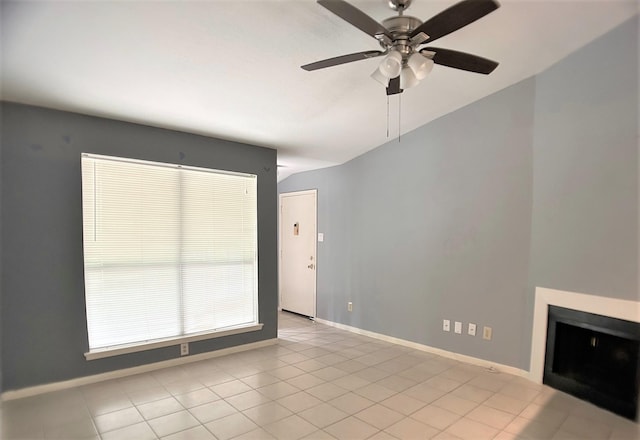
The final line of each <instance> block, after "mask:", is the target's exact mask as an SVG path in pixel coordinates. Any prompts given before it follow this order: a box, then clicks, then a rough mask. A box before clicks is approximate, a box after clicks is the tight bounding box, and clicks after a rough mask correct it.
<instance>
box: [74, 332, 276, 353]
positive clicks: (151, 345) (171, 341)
mask: <svg viewBox="0 0 640 440" xmlns="http://www.w3.org/2000/svg"><path fill="white" fill-rule="evenodd" d="M263 326H264V324H262V323H259V324H251V325H247V326H243V327H234V328H230V329H227V330H221V331H217V332H207V333H197V334H193V335H188V336H178V337H175V338H167V339H157V340H154V341H146V342H141V343H135V344H127V345H118V346H115V347H107V348H100V349H96V350H92V351H89V352H87V353H85V354H84V357H85V358H86V359H87V360H88V361H92V360H95V359H103V358H107V357H112V356H120V355H123V354H127V353H137V352H139V351H146V350H153V349H155V348H162V347H170V346H172V345H180V344H182V343H185V342H195V341H204V340H205V339H214V338H221V337H223V336H230V335H237V334H240V333H249V332H255V331H259V330H262V327H263ZM176 353H178V354H179V353H180V351H179V350H177V351H176Z"/></svg>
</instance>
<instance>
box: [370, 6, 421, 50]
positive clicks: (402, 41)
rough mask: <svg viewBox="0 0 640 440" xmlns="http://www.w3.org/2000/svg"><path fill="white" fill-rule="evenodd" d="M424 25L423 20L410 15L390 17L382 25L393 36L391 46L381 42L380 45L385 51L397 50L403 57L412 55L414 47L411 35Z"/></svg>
mask: <svg viewBox="0 0 640 440" xmlns="http://www.w3.org/2000/svg"><path fill="white" fill-rule="evenodd" d="M421 24H422V20H420V19H418V18H416V17H410V16H408V15H404V16H402V15H401V16H398V17H390V18H387V19H386V20H384V21H383V22H382V25H383V26H384V27H385V28H387V29H388V30H389V33H390V34H391V44H387V43H385V42H384V41H381V42H380V44H382V46H383V47H384V48H385V49H391V48H393V49H394V50H397V51H398V52H400V53H401V54H402V55H403V56H407V55H411V53H412V52H413V45H412V44H411V42H410V41H409V40H410V35H411V33H412V32H413V31H414V30H415V29H417V28H418V27H419V26H420V25H421Z"/></svg>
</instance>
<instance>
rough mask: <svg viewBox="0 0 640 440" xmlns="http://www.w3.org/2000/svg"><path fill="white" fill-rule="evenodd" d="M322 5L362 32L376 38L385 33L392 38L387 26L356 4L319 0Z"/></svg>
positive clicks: (335, 0) (336, 0) (339, 0)
mask: <svg viewBox="0 0 640 440" xmlns="http://www.w3.org/2000/svg"><path fill="white" fill-rule="evenodd" d="M318 3H319V4H320V5H321V6H324V7H325V8H327V9H328V10H330V11H331V12H333V13H334V14H336V15H337V16H338V17H340V18H342V19H343V20H345V21H347V22H348V23H350V24H352V25H353V26H355V27H357V28H358V29H360V30H361V31H362V32H364V33H366V34H368V35H371V36H372V37H374V38H375V36H376V35H379V34H384V35H386V36H387V37H389V38H391V35H390V34H389V31H388V30H387V28H385V27H384V26H382V25H381V24H380V23H378V22H377V21H375V20H374V19H373V18H371V17H369V16H368V15H367V14H365V13H364V12H362V11H361V10H360V9H358V8H356V7H355V6H352V5H350V4H349V3H347V2H345V1H343V0H318Z"/></svg>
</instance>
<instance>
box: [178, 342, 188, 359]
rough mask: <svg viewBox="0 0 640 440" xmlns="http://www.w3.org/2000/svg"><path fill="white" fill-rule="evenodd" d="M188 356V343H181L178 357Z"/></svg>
mask: <svg viewBox="0 0 640 440" xmlns="http://www.w3.org/2000/svg"><path fill="white" fill-rule="evenodd" d="M188 354H189V343H188V342H183V343H182V344H180V356H186V355H188Z"/></svg>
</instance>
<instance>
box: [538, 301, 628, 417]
mask: <svg viewBox="0 0 640 440" xmlns="http://www.w3.org/2000/svg"><path fill="white" fill-rule="evenodd" d="M543 383H545V384H547V385H549V386H551V387H554V388H556V389H559V390H561V391H564V392H567V393H569V394H573V395H574V396H576V397H579V398H582V399H584V400H587V401H590V402H592V403H594V404H596V405H598V406H601V407H603V408H605V409H608V410H610V411H612V412H615V413H617V414H619V415H621V416H624V417H627V418H629V419H632V420H637V415H638V391H639V389H640V324H639V323H637V322H631V321H626V320H622V319H617V318H612V317H608V316H602V315H598V314H593V313H587V312H583V311H578V310H572V309H567V308H563V307H557V306H552V305H550V306H549V308H548V328H547V343H546V355H545V362H544V375H543Z"/></svg>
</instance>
